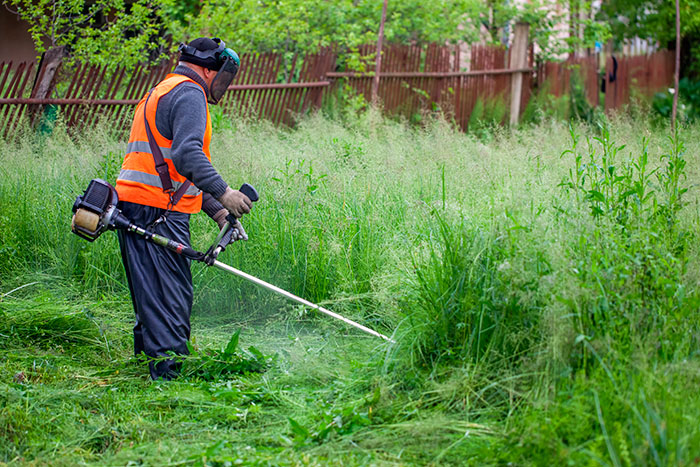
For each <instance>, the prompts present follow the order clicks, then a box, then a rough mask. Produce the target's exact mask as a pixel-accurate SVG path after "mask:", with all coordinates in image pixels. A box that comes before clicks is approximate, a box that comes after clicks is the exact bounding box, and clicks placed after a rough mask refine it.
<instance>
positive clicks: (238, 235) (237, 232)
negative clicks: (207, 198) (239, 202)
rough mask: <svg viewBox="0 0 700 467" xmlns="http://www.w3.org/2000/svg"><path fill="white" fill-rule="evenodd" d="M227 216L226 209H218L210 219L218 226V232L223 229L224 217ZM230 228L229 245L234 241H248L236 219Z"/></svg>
mask: <svg viewBox="0 0 700 467" xmlns="http://www.w3.org/2000/svg"><path fill="white" fill-rule="evenodd" d="M244 196H245V195H244ZM228 214H229V212H228V210H227V209H220V210H219V211H217V212H216V214H214V216H213V217H212V219H214V222H216V224H217V225H218V226H219V230H221V229H223V228H224V225H225V224H226V217H228ZM231 228H232V229H233V235H231V243H233V242H235V241H236V240H248V234H246V233H245V230H244V229H243V225H241V223H240V222H239V221H238V219H236V223H235V224H233V226H231Z"/></svg>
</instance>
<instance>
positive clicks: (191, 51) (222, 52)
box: [178, 37, 241, 105]
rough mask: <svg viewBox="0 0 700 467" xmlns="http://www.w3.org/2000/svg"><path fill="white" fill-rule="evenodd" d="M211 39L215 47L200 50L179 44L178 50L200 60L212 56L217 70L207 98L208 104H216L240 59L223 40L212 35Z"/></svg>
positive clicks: (227, 85)
mask: <svg viewBox="0 0 700 467" xmlns="http://www.w3.org/2000/svg"><path fill="white" fill-rule="evenodd" d="M212 40H213V41H214V42H216V43H217V44H218V47H217V48H216V49H212V50H204V51H202V50H197V49H195V48H194V47H192V46H189V45H186V44H181V45H180V48H179V49H178V50H179V52H180V53H181V54H187V55H191V56H193V57H197V58H199V59H201V60H209V59H212V58H213V59H215V60H216V64H217V67H218V72H217V73H216V76H215V77H214V79H213V80H212V83H211V85H209V98H208V99H207V101H208V102H209V103H210V104H214V105H216V104H218V103H219V101H220V100H221V98H222V97H223V95H224V93H225V92H226V90H227V89H228V87H229V86H230V85H231V82H232V81H233V78H235V77H236V74H237V73H238V68H239V67H240V66H241V59H240V58H238V54H237V53H236V52H234V51H233V49H229V48H227V47H226V44H225V43H224V41H222V40H221V39H219V38H218V37H214V38H212ZM207 68H210V67H207ZM212 69H213V68H212Z"/></svg>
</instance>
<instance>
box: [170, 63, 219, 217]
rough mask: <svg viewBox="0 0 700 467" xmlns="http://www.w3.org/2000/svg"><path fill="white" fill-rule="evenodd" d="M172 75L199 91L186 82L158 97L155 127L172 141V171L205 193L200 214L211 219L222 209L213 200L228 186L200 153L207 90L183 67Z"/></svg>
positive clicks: (202, 152) (179, 66)
mask: <svg viewBox="0 0 700 467" xmlns="http://www.w3.org/2000/svg"><path fill="white" fill-rule="evenodd" d="M173 73H177V74H180V75H185V76H187V77H188V78H190V79H192V80H193V81H196V82H197V83H199V84H200V85H201V86H202V87H201V88H200V87H199V86H197V85H196V84H194V83H190V82H185V83H181V84H179V85H177V86H176V87H175V88H174V89H172V90H171V91H170V92H168V93H167V94H166V95H164V96H163V97H161V98H160V100H159V101H158V107H157V108H156V127H157V128H158V132H159V133H160V134H161V135H163V136H164V137H165V138H167V139H170V140H172V141H173V145H172V148H171V158H172V161H173V165H174V166H175V169H176V170H177V171H178V173H179V174H180V175H183V176H184V177H186V178H187V179H188V180H190V181H191V182H192V183H194V185H195V186H196V187H197V188H199V189H200V190H202V191H203V192H204V197H203V200H202V210H203V211H204V212H206V213H207V214H208V215H209V216H213V215H214V214H215V213H216V212H217V211H219V210H220V209H223V208H224V207H223V206H222V205H221V203H219V202H218V201H217V200H216V199H215V198H218V197H220V196H221V195H223V194H224V192H225V191H226V188H227V187H228V185H227V184H226V182H225V181H224V179H223V178H221V175H219V173H218V172H217V171H216V169H215V168H214V166H213V165H212V164H211V162H209V159H207V156H206V155H205V154H204V151H203V149H202V146H203V144H204V132H205V130H206V122H207V96H206V95H205V93H208V92H209V87H208V86H207V84H206V83H205V82H204V80H203V79H202V78H201V77H200V76H199V75H198V74H197V73H196V72H195V71H194V70H192V69H190V68H188V67H186V66H183V65H178V66H177V67H176V68H175V70H174V71H173ZM202 88H204V89H205V93H203V92H202Z"/></svg>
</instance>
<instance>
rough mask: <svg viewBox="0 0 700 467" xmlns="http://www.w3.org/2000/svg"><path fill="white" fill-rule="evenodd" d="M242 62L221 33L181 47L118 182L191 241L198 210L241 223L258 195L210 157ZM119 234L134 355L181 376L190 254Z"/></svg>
mask: <svg viewBox="0 0 700 467" xmlns="http://www.w3.org/2000/svg"><path fill="white" fill-rule="evenodd" d="M239 65H240V60H239V58H238V55H236V53H235V52H234V51H233V50H231V49H227V48H226V47H225V44H224V43H223V41H221V40H220V39H218V38H214V39H210V38H199V39H195V40H193V41H192V42H190V43H189V44H188V45H185V44H182V45H181V46H180V60H179V62H178V65H177V67H176V68H175V70H174V71H173V72H172V73H171V74H169V75H168V76H166V77H165V79H164V80H163V81H161V82H160V83H158V84H157V85H156V86H155V87H154V88H153V89H152V90H151V91H150V92H149V93H148V94H147V95H146V96H144V98H143V99H141V101H140V102H139V104H138V106H137V107H136V112H135V114H134V120H133V124H132V127H131V135H130V138H129V144H128V146H127V151H126V152H127V154H126V156H125V157H124V162H123V164H122V170H121V172H120V174H119V177H118V178H117V183H116V189H117V192H118V194H119V200H120V206H119V207H120V209H121V210H122V211H123V213H124V214H125V215H126V217H127V218H129V219H130V220H131V221H132V222H134V223H135V224H137V225H144V226H149V227H148V228H150V229H152V230H153V231H154V232H155V233H157V234H160V235H163V236H165V237H168V238H171V239H173V240H176V241H179V242H181V243H184V244H187V245H189V244H190V232H189V219H190V215H191V214H194V213H196V212H198V211H199V210H200V209H202V210H204V211H205V212H206V213H207V214H208V215H209V216H210V217H212V219H214V220H215V221H216V222H217V224H219V227H222V226H223V225H224V223H225V222H226V217H227V216H228V215H229V213H231V214H233V215H234V216H235V217H236V218H237V219H238V218H240V217H242V216H243V214H246V213H248V212H250V207H251V200H250V199H249V198H248V197H247V196H246V195H244V194H243V193H241V192H240V191H238V190H233V189H231V188H230V187H229V186H228V185H227V184H226V182H225V181H224V180H223V179H222V178H221V175H219V173H218V172H217V171H216V169H215V168H214V166H213V165H212V164H211V157H210V153H209V143H210V141H211V132H212V130H211V119H210V116H209V107H208V103H212V104H216V103H218V101H219V99H221V97H222V95H223V93H224V92H225V91H226V89H227V88H228V86H229V84H230V83H231V81H232V80H233V78H234V76H235V74H236V73H237V71H238V67H239ZM154 153H155V154H154ZM169 188H171V189H169ZM200 190H201V191H200ZM236 228H237V229H236V233H235V235H234V237H236V238H235V239H244V240H245V239H247V237H246V235H245V231H244V230H243V228H242V226H241V225H240V223H238V222H236ZM118 235H119V246H120V249H121V254H122V261H123V263H124V268H125V270H126V276H127V279H128V282H129V290H130V292H131V299H132V302H133V305H134V311H135V312H136V324H135V325H134V351H135V353H136V355H140V354H141V353H142V352H144V353H145V354H146V355H147V356H149V357H153V358H155V359H156V360H155V361H151V362H150V363H149V369H150V373H151V377H152V378H153V379H159V378H162V379H171V378H173V377H175V376H176V375H177V372H178V367H179V364H178V363H177V362H175V361H173V360H172V359H168V358H167V356H168V354H169V353H170V352H174V353H176V354H182V355H185V354H187V353H188V351H187V341H188V340H189V337H190V311H191V308H192V275H191V272H190V264H189V260H188V259H186V258H184V257H182V256H180V255H177V254H174V253H172V252H169V251H167V250H166V249H164V248H161V247H159V246H157V245H154V244H152V243H149V242H146V241H144V240H143V239H142V238H140V237H139V236H137V235H135V234H133V233H129V232H125V231H119V233H118ZM163 357H166V358H163Z"/></svg>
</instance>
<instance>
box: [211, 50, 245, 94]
mask: <svg viewBox="0 0 700 467" xmlns="http://www.w3.org/2000/svg"><path fill="white" fill-rule="evenodd" d="M219 60H222V61H223V64H222V65H221V68H220V69H219V71H218V72H217V73H216V76H215V77H214V80H213V81H212V83H211V86H210V87H209V103H210V104H218V103H219V101H220V100H221V98H222V97H223V96H224V93H226V90H227V89H228V87H229V86H230V85H231V82H232V81H233V78H235V77H236V74H237V73H238V67H239V66H240V65H241V60H240V59H239V58H238V54H236V52H234V51H233V50H232V49H229V48H226V49H224V51H223V52H221V54H220V55H219Z"/></svg>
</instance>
